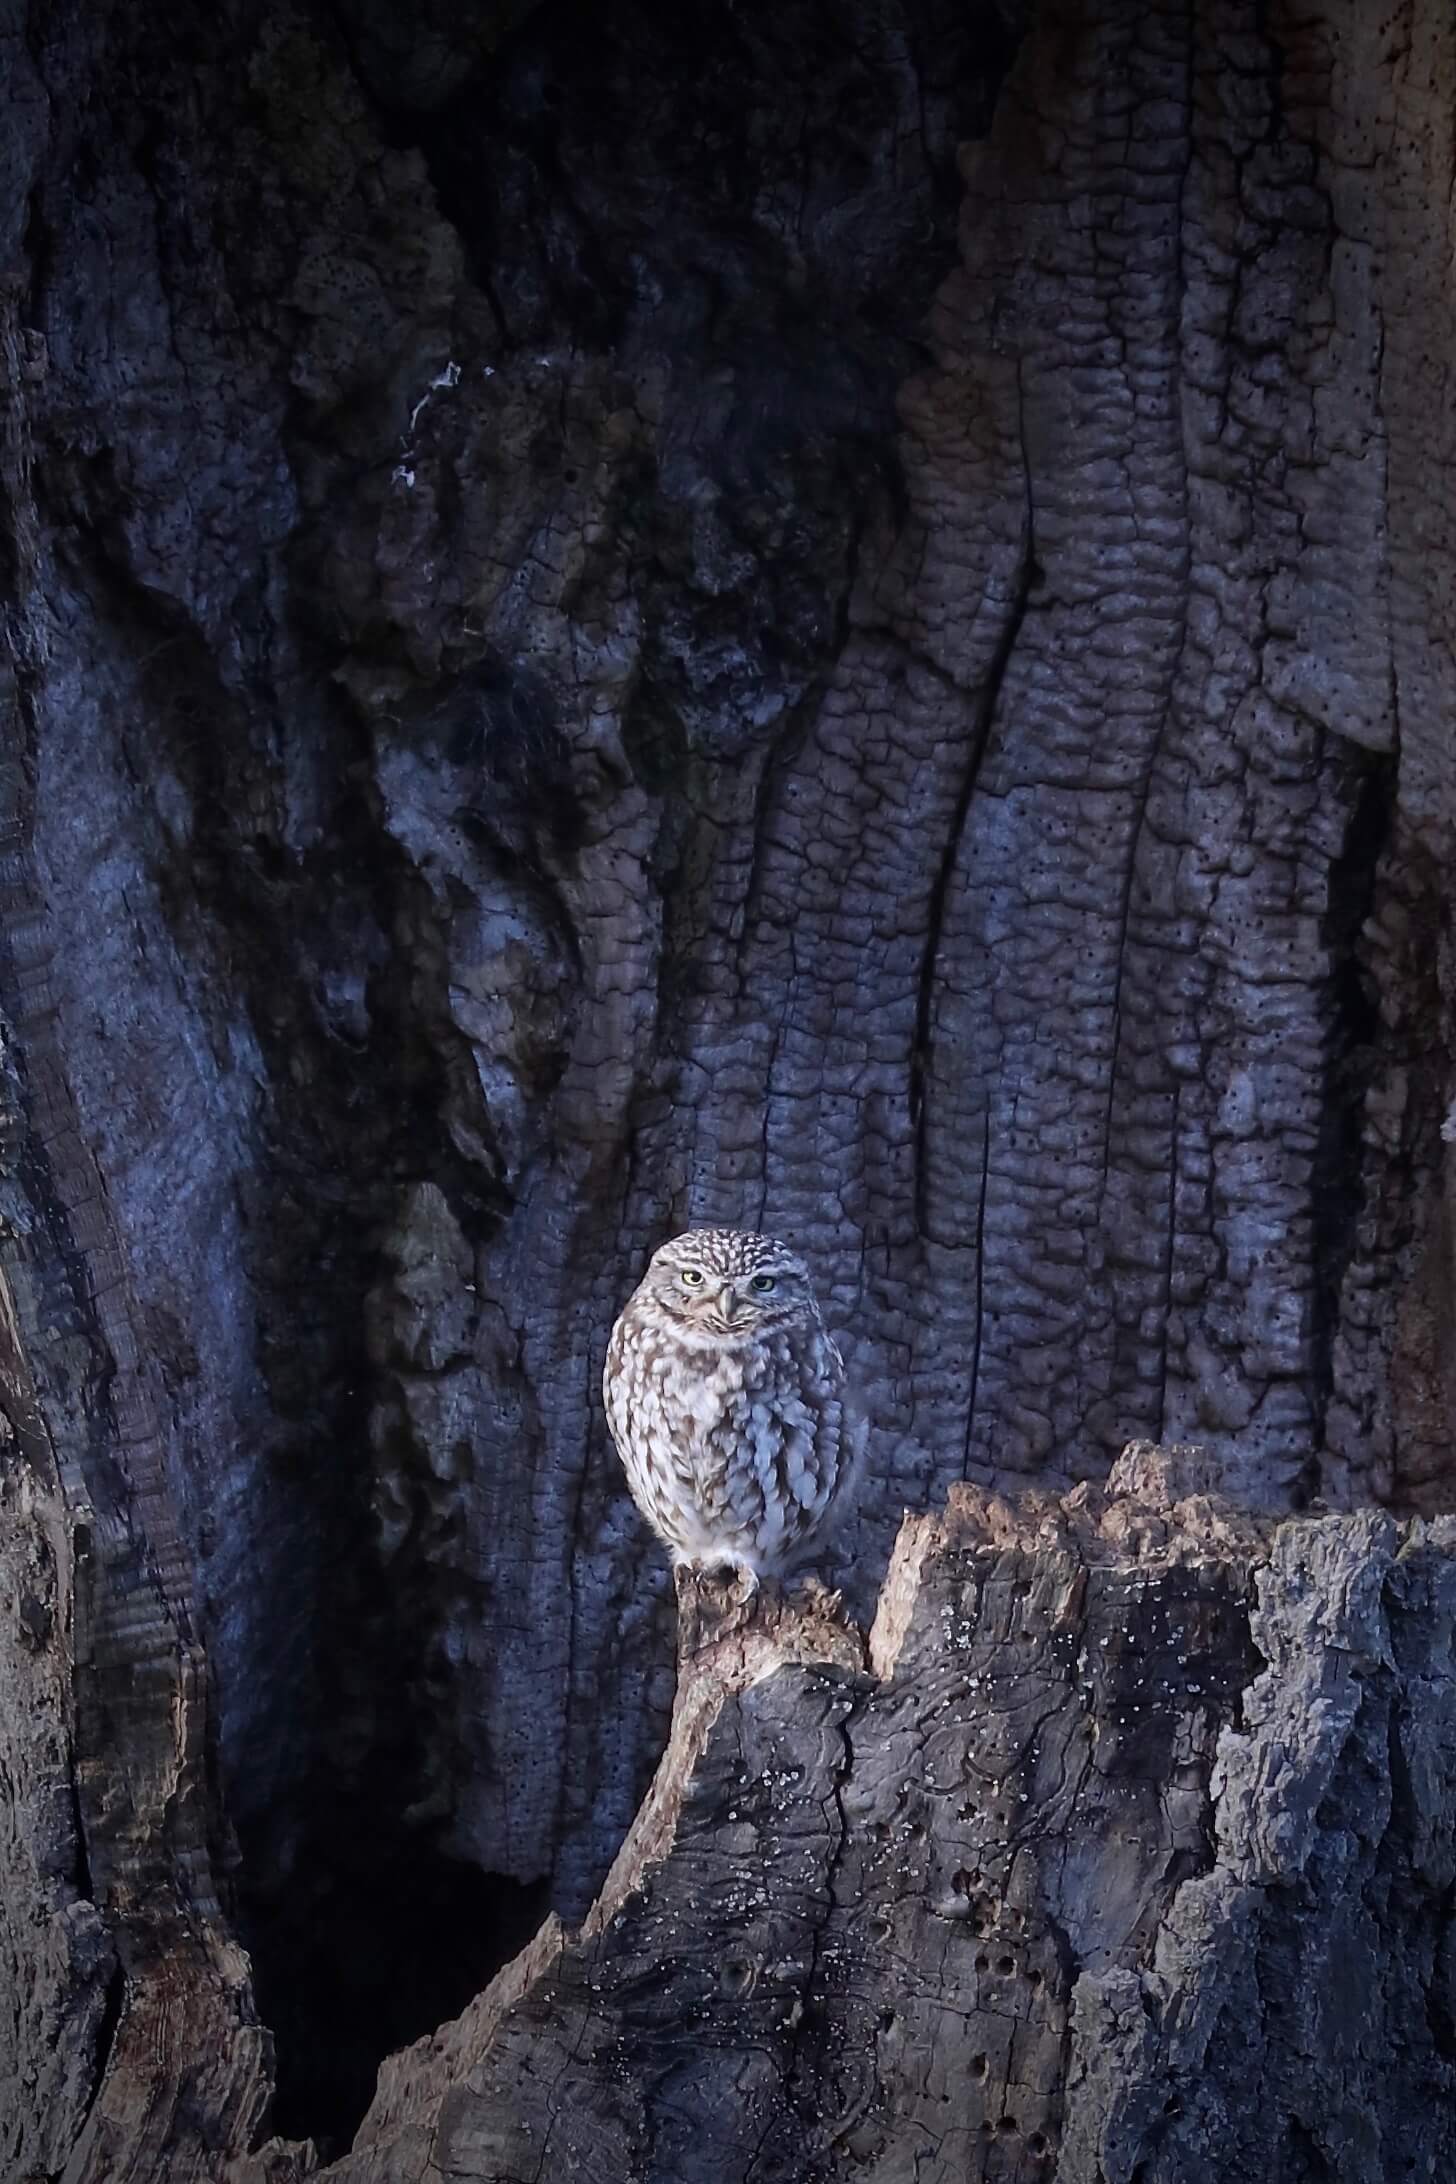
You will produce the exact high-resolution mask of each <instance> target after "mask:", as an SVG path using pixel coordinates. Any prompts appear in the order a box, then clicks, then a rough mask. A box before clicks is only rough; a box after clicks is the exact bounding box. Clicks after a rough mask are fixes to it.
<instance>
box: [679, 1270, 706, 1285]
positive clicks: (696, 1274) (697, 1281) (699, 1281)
mask: <svg viewBox="0 0 1456 2184" xmlns="http://www.w3.org/2000/svg"><path fill="white" fill-rule="evenodd" d="M682 1280H683V1287H684V1288H685V1289H701V1288H702V1286H703V1270H702V1268H701V1267H700V1266H685V1267H684V1268H683V1270H682Z"/></svg>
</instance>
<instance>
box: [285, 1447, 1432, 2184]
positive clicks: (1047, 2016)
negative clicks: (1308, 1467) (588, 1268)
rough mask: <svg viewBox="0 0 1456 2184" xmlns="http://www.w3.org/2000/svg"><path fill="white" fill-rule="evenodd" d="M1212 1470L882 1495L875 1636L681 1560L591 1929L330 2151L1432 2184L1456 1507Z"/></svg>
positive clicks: (768, 2175)
mask: <svg viewBox="0 0 1456 2184" xmlns="http://www.w3.org/2000/svg"><path fill="white" fill-rule="evenodd" d="M1215 1485H1216V1482H1215V1481H1214V1480H1213V1479H1212V1477H1211V1476H1210V1475H1209V1474H1208V1471H1207V1467H1206V1465H1205V1464H1203V1462H1202V1460H1201V1459H1200V1458H1199V1457H1198V1456H1197V1453H1196V1452H1190V1451H1159V1450H1154V1449H1150V1448H1146V1447H1140V1448H1136V1449H1133V1450H1130V1451H1129V1452H1128V1453H1127V1455H1126V1456H1125V1457H1124V1458H1123V1460H1122V1462H1121V1463H1120V1464H1119V1465H1118V1466H1117V1468H1116V1469H1115V1471H1114V1473H1113V1475H1112V1477H1111V1479H1110V1480H1109V1481H1108V1482H1107V1485H1106V1486H1105V1487H1103V1488H1092V1487H1082V1488H1079V1489H1078V1490H1077V1491H1076V1492H1075V1493H1073V1494H1069V1495H1064V1496H1059V1497H1058V1496H1052V1495H1045V1494H1043V1495H1032V1496H1028V1497H1026V1498H1024V1499H1022V1500H1019V1501H1016V1502H1011V1501H1007V1500H1004V1499H1002V1498H1000V1497H998V1496H995V1495H992V1494H988V1493H983V1492H981V1491H980V1490H977V1489H974V1488H966V1489H963V1490H960V1491H958V1492H957V1493H955V1494H954V1495H953V1496H952V1498H951V1501H950V1504H949V1506H948V1507H947V1508H946V1509H945V1510H944V1511H942V1512H940V1513H939V1514H937V1515H935V1516H931V1517H916V1518H911V1519H908V1520H907V1523H906V1526H905V1528H904V1531H903V1533H902V1537H901V1540H900V1543H899V1546H898V1548H897V1551H896V1554H895V1557H894V1560H893V1563H892V1566H891V1569H890V1572H889V1574H888V1577H887V1580H886V1584H885V1588H884V1593H883V1597H882V1600H881V1604H880V1611H879V1615H878V1616H877V1618H876V1623H875V1628H874V1633H873V1637H872V1641H871V1646H870V1649H869V1657H868V1662H867V1661H866V1657H865V1655H864V1654H863V1653H862V1651H861V1649H860V1646H859V1643H858V1640H857V1637H856V1635H855V1633H853V1631H851V1630H850V1629H849V1628H848V1627H847V1626H846V1625H845V1624H844V1622H843V1621H842V1619H841V1618H840V1616H839V1614H838V1611H837V1609H836V1607H835V1606H834V1604H833V1603H832V1602H831V1601H830V1600H829V1599H828V1598H827V1597H826V1596H824V1595H823V1594H822V1593H816V1592H814V1591H812V1590H811V1591H809V1592H808V1593H802V1594H795V1593H794V1592H792V1591H791V1592H789V1593H787V1594H782V1595H781V1594H778V1593H766V1594H765V1595H763V1596H760V1597H757V1598H755V1599H754V1600H752V1601H749V1602H741V1601H734V1600H724V1599H722V1598H720V1597H718V1596H717V1595H716V1594H710V1593H709V1592H708V1591H706V1590H705V1589H704V1588H703V1587H702V1586H700V1585H691V1586H689V1587H688V1588H687V1590H686V1592H685V1594H684V1596H683V1597H682V1599H681V1608H682V1632H683V1641H684V1643H683V1651H682V1658H681V1677H680V1689H679V1694H678V1703H677V1708H676V1712H675V1716H674V1722H673V1729H672V1736H671V1740H670V1743H669V1747H668V1750H667V1752H666V1753H665V1754H664V1758H663V1762H662V1766H661V1768H660V1769H659V1772H658V1776H657V1779H656V1781H655V1782H654V1784H653V1787H652V1791H651V1793H650V1795H649V1797H648V1799H647V1801H646V1804H645V1806H644V1808H643V1811H642V1813H641V1814H640V1815H639V1818H638V1821H637V1823H636V1825H635V1826H634V1828H633V1830H632V1832H631V1835H630V1836H629V1838H628V1841H627V1843H626V1844H624V1846H623V1851H622V1854H621V1856H620V1857H619V1859H618V1860H617V1862H616V1865H615V1866H614V1868H613V1871H612V1874H611V1876H610V1878H609V1880H608V1882H607V1885H606V1887H605V1889H604V1891H603V1893H602V1896H601V1898H600V1900H599V1902H598V1904H597V1906H596V1907H595V1909H594V1910H593V1912H592V1915H591V1917H590V1918H589V1919H588V1921H587V1922H586V1924H585V1926H584V1927H583V1928H582V1930H581V1932H580V1933H579V1934H577V1935H575V1936H570V1935H567V1934H565V1933H564V1932H563V1931H562V1930H561V1929H560V1928H559V1927H555V1926H554V1925H553V1926H552V1927H551V1928H549V1929H548V1931H547V1932H546V1933H545V1934H543V1935H542V1936H540V1937H538V1940H537V1942H536V1943H535V1944H533V1945H532V1948H531V1950H529V1951H528V1952H527V1953H526V1956H525V1957H524V1958H523V1959H521V1960H519V1961H518V1963H517V1964H516V1965H515V1966H513V1967H511V1968H510V1970H509V1971H508V1972H507V1973H506V1974H504V1975H503V1976H502V1979H501V1980H499V1981H497V1982H496V1983H495V1985H494V1986H493V1987H492V1989H491V1990H489V1991H488V1993H487V1994H486V1995H485V1996H483V1997H482V1998H481V1999H480V2001H479V2002H477V2003H476V2004H474V2005H473V2006H472V2008H471V2010H469V2011H467V2012H466V2013H465V2015H464V2016H463V2017H462V2018H461V2019H459V2020H458V2021H457V2022H456V2023H455V2024H454V2025H452V2026H449V2027H445V2028H442V2030H441V2033H440V2034H439V2035H437V2036H436V2037H435V2038H434V2039H433V2040H431V2041H428V2042H422V2043H420V2045H419V2046H418V2047H417V2048H415V2049H412V2050H410V2051H408V2053H407V2054H406V2055H404V2056H401V2057H398V2058H395V2059H394V2061H393V2062H392V2063H391V2064H390V2065H388V2066H386V2069H385V2072H384V2073H383V2075H382V2077H381V2085H380V2094H379V2098H378V2100H377V2101H376V2103H375V2107H374V2109H373V2111H372V2112H371V2115H370V2117H369V2119H368V2120H367V2122H366V2125H365V2127H364V2130H363V2132H362V2133H361V2136H360V2139H359V2141H358V2143H357V2144H356V2147H355V2150H354V2152H353V2153H352V2154H351V2155H350V2156H349V2157H348V2158H347V2159H346V2160H345V2161H343V2162H341V2163H339V2164H337V2165H336V2166H335V2167H334V2168H332V2169H330V2170H329V2171H327V2172H326V2173H327V2174H328V2175H329V2176H331V2177H334V2178H336V2179H339V2180H343V2179H348V2180H350V2184H365V2180H366V2179H367V2180H370V2184H382V2180H384V2179H386V2178H388V2179H390V2180H400V2179H409V2178H414V2177H421V2178H423V2177H425V2176H427V2175H428V2176H429V2177H431V2178H432V2179H433V2178H436V2177H439V2176H446V2177H451V2178H456V2177H459V2178H465V2177H470V2178H482V2179H483V2178H490V2179H492V2180H502V2184H503V2180H519V2184H535V2180H536V2179H538V2178H540V2177H542V2176H547V2175H550V2174H553V2173H560V2174H563V2175H580V2176H582V2177H589V2178H592V2179H596V2180H600V2184H613V2180H618V2179H620V2180H622V2184H627V2180H628V2179H636V2178H662V2179H668V2178H672V2179H681V2180H684V2184H689V2180H693V2179H697V2178H703V2179H709V2178H711V2179H713V2180H714V2184H740V2180H741V2184H775V2180H779V2184H788V2180H790V2179H793V2180H796V2184H811V2180H813V2184H830V2180H838V2179H841V2178H843V2179H849V2178H851V2177H853V2178H855V2179H860V2180H862V2179H865V2178H882V2179H889V2178H892V2177H894V2178H899V2177H908V2176H911V2175H914V2176H915V2177H917V2178H918V2179H919V2180H920V2184H950V2180H951V2179H952V2178H954V2179H956V2180H958V2184H959V2180H962V2179H966V2178H972V2179H980V2178H986V2179H991V2178H1006V2179H1009V2178H1015V2179H1022V2180H1031V2179H1038V2178H1046V2179H1050V2178H1051V2177H1052V2176H1053V2175H1055V2176H1056V2177H1057V2178H1058V2180H1059V2184H1131V2180H1132V2179H1133V2178H1134V2177H1136V2178H1138V2179H1139V2180H1140V2184H1158V2180H1160V2179H1166V2180H1167V2184H1173V2180H1174V2179H1180V2180H1181V2179H1187V2178H1192V2177H1198V2178H1208V2179H1215V2178H1223V2177H1228V2178H1236V2177H1237V2178H1241V2179H1243V2178H1248V2177H1254V2176H1257V2177H1275V2176H1281V2177H1282V2176H1291V2177H1292V2176H1310V2175H1320V2176H1330V2177H1336V2178H1340V2179H1348V2180H1349V2184H1356V2180H1357V2179H1358V2180H1363V2179H1366V2178H1373V2177H1376V2176H1380V2175H1387V2174H1389V2175H1400V2174H1413V2175H1418V2174H1437V2173H1440V2163H1441V2160H1442V2159H1444V2156H1443V2155H1442V2154H1441V2149H1442V2148H1443V2147H1445V2146H1447V2145H1449V2143H1451V2138H1452V2132H1453V2129H1456V2044H1453V2040H1452V2034H1451V2027H1452V2026H1453V2025H1456V1938H1453V1929H1452V1924H1451V1903H1452V1900H1453V1899H1452V1890H1453V1885H1456V1851H1453V1847H1452V1846H1453V1843H1456V1678H1453V1640H1456V1525H1453V1524H1451V1523H1446V1524H1442V1525H1432V1526H1425V1525H1421V1524H1414V1525H1410V1526H1407V1527H1405V1528H1404V1529H1402V1528H1401V1527H1399V1526H1397V1525H1396V1524H1394V1523H1393V1522H1392V1521H1391V1520H1390V1519H1388V1518H1386V1517H1384V1516H1381V1515H1378V1514H1375V1513H1365V1514H1359V1515H1354V1516H1339V1517H1321V1518H1306V1519H1296V1520H1292V1521H1286V1522H1284V1523H1282V1524H1280V1525H1277V1526H1275V1525H1274V1524H1273V1523H1272V1522H1259V1521H1256V1520H1254V1519H1251V1518H1249V1517H1246V1516H1244V1515H1242V1514H1240V1513H1239V1512H1237V1511H1235V1510H1233V1509H1231V1508H1229V1507H1228V1506H1227V1505H1226V1504H1224V1503H1223V1502H1221V1501H1220V1499H1219V1497H1218V1495H1217V1493H1216V1491H1215ZM1433 2163H1434V2167H1433V2166H1432V2164H1433ZM1321 2164H1323V2166H1321Z"/></svg>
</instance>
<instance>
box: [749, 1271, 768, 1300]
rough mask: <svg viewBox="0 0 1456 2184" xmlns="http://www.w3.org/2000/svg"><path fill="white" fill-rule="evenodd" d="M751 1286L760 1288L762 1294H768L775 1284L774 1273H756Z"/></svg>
mask: <svg viewBox="0 0 1456 2184" xmlns="http://www.w3.org/2000/svg"><path fill="white" fill-rule="evenodd" d="M749 1286H750V1288H753V1289H756V1290H758V1292H759V1294H760V1295H761V1296H767V1295H768V1292H769V1291H770V1290H771V1289H772V1288H773V1286H774V1278H773V1276H772V1274H755V1275H754V1277H753V1280H752V1282H751V1283H750V1285H749Z"/></svg>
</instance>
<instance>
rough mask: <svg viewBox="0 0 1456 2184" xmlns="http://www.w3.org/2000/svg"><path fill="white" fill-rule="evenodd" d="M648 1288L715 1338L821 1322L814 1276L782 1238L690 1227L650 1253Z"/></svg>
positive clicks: (690, 1324)
mask: <svg viewBox="0 0 1456 2184" xmlns="http://www.w3.org/2000/svg"><path fill="white" fill-rule="evenodd" d="M642 1287H643V1288H644V1289H645V1290H648V1291H649V1292H650V1293H651V1295H652V1297H653V1299H654V1300H655V1302H656V1303H657V1304H659V1305H660V1306H661V1308H662V1309H663V1311H665V1312H667V1313H669V1314H670V1315H671V1317H672V1318H673V1319H675V1320H680V1321H682V1322H683V1323H684V1324H685V1325H686V1326H688V1327H691V1328H693V1329H695V1330H701V1331H703V1332H705V1333H708V1334H713V1335H719V1336H723V1335H750V1334H757V1333H759V1332H760V1331H761V1330H763V1329H764V1328H768V1327H775V1326H781V1325H783V1324H784V1323H785V1322H786V1321H789V1320H795V1319H801V1318H803V1317H804V1316H805V1315H806V1314H808V1315H811V1316H815V1317H817V1307H816V1306H815V1303H814V1295H813V1291H812V1290H811V1289H810V1287H809V1270H808V1268H807V1267H806V1266H805V1265H804V1262H803V1260H802V1259H799V1258H796V1257H795V1255H794V1253H793V1252H792V1251H790V1249H789V1247H788V1245H787V1244H781V1243H780V1242H779V1240H778V1238H777V1237H776V1236H760V1235H758V1234H756V1233H755V1232H754V1231H753V1230H750V1229H688V1230H686V1231H685V1232H684V1233H683V1234H682V1235H681V1236H674V1237H673V1238H672V1240H671V1242H670V1243H666V1244H663V1245H662V1246H661V1248H660V1249H659V1250H657V1251H655V1252H654V1253H653V1255H652V1261H651V1264H650V1265H649V1266H648V1269H647V1274H646V1277H645V1279H644V1281H643V1284H642Z"/></svg>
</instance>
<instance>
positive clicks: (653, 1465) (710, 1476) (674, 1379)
mask: <svg viewBox="0 0 1456 2184" xmlns="http://www.w3.org/2000/svg"><path fill="white" fill-rule="evenodd" d="M843 1388H844V1366H843V1363H842V1362H841V1359H840V1355H839V1352H838V1350H837V1349H836V1348H835V1347H834V1344H833V1343H832V1342H831V1341H830V1339H829V1337H828V1335H827V1334H826V1333H825V1332H824V1323H823V1321H822V1320H821V1319H820V1317H819V1307H818V1306H817V1305H816V1304H815V1302H814V1298H813V1296H812V1294H811V1292H810V1288H809V1276H808V1273H807V1271H806V1270H805V1268H804V1265H803V1262H802V1261H801V1260H799V1259H797V1258H795V1256H794V1254H793V1252H792V1251H790V1250H789V1248H788V1246H787V1245H786V1244H781V1243H780V1242H779V1241H778V1239H777V1238H776V1237H773V1236H757V1235H753V1234H751V1233H749V1232H746V1231H744V1230H741V1229H690V1230H689V1231H688V1232H687V1234H686V1235H683V1236H675V1237H674V1238H673V1239H672V1241H671V1243H667V1244H664V1245H663V1246H662V1248H661V1250H660V1251H658V1252H656V1253H654V1255H653V1258H652V1262H651V1264H650V1265H649V1267H648V1269H647V1272H646V1274H645V1275H644V1277H643V1279H642V1282H641V1284H640V1286H639V1287H638V1288H637V1289H636V1290H635V1291H634V1292H633V1294H632V1296H631V1298H630V1299H629V1300H628V1303H627V1306H626V1309H625V1310H624V1311H623V1313H622V1316H621V1318H620V1319H619V1320H618V1321H617V1324H616V1326H615V1327H614V1328H613V1329H612V1339H611V1341H610V1343H609V1344H608V1346H607V1363H606V1370H605V1372H604V1373H603V1375H602V1393H603V1396H604V1397H605V1400H606V1406H607V1424H608V1425H609V1426H610V1427H611V1430H612V1439H613V1440H614V1441H615V1442H616V1444H617V1453H618V1455H619V1456H620V1457H621V1459H622V1463H623V1466H624V1467H625V1469H626V1473H627V1484H628V1486H629V1487H630V1488H631V1490H632V1499H633V1500H634V1501H635V1502H636V1504H637V1507H638V1508H639V1509H640V1510H641V1512H642V1514H643V1516H644V1517H645V1518H646V1519H647V1522H648V1523H649V1524H650V1525H651V1526H652V1529H653V1531H654V1532H656V1534H657V1536H658V1538H659V1539H661V1540H662V1541H664V1542H665V1544H666V1545H667V1547H668V1548H669V1549H670V1550H671V1552H672V1559H673V1561H674V1563H697V1564H700V1565H705V1566H708V1567H720V1568H721V1567H723V1566H724V1565H727V1566H730V1567H734V1568H737V1569H740V1570H744V1571H746V1572H747V1573H748V1575H749V1577H750V1578H751V1579H755V1580H756V1579H757V1577H758V1576H759V1575H760V1574H761V1573H762V1574H768V1573H773V1572H778V1571H781V1570H784V1569H786V1568H788V1567H789V1566H790V1565H791V1564H792V1563H793V1562H794V1561H795V1560H796V1559H797V1558H798V1556H799V1553H800V1551H801V1550H802V1548H803V1547H804V1546H805V1544H806V1542H807V1541H808V1539H809V1536H810V1534H811V1533H812V1532H814V1531H815V1530H816V1529H817V1527H818V1526H819V1525H820V1524H821V1522H822V1521H823V1518H824V1516H825V1514H826V1512H827V1511H828V1509H829V1506H830V1504H831V1502H833V1501H834V1499H835V1497H836V1495H837V1494H838V1492H839V1491H840V1488H841V1485H842V1484H843V1482H844V1480H845V1477H846V1474H847V1473H848V1471H849V1469H850V1458H851V1447H850V1441H851V1432H850V1427H849V1421H848V1418H847V1416H846V1410H845V1402H844V1395H843Z"/></svg>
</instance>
